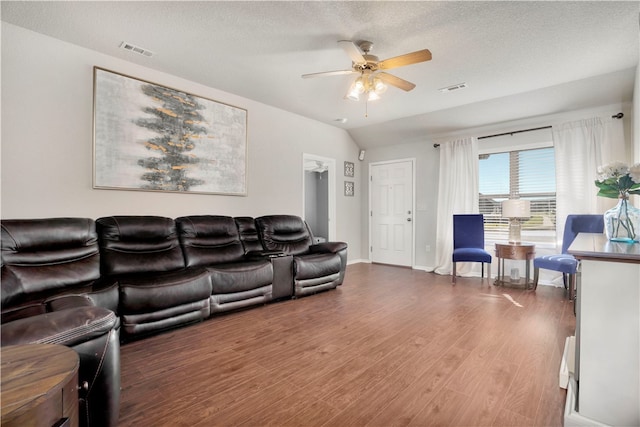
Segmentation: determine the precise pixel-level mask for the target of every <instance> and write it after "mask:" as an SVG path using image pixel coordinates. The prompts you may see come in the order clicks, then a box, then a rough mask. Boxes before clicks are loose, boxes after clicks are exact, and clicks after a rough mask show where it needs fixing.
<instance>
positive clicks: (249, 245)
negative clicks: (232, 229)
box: [234, 216, 264, 253]
mask: <svg viewBox="0 0 640 427" xmlns="http://www.w3.org/2000/svg"><path fill="white" fill-rule="evenodd" d="M234 219H235V221H236V225H237V226H238V232H239V233H240V240H241V241H242V245H243V246H244V253H248V252H252V251H262V250H263V249H264V248H263V247H262V243H261V242H260V236H259V235H258V229H257V228H256V222H255V220H254V219H253V217H250V216H238V217H235V218H234Z"/></svg>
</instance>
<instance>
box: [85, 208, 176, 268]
mask: <svg viewBox="0 0 640 427" xmlns="http://www.w3.org/2000/svg"><path fill="white" fill-rule="evenodd" d="M96 229H97V232H98V236H99V242H100V249H101V269H102V273H103V274H105V275H122V274H136V273H154V272H164V271H173V270H178V269H181V268H184V258H183V255H182V249H181V248H180V242H179V241H178V233H177V231H176V224H175V222H174V220H173V219H171V218H165V217H160V216H110V217H104V218H98V219H97V220H96Z"/></svg>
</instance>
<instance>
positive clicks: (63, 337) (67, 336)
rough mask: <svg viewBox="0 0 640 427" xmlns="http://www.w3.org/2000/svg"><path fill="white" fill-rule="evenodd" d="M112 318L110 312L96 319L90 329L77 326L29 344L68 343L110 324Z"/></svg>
mask: <svg viewBox="0 0 640 427" xmlns="http://www.w3.org/2000/svg"><path fill="white" fill-rule="evenodd" d="M114 317H115V313H113V312H112V311H110V312H109V314H107V316H106V317H103V318H102V319H98V320H97V321H96V322H95V323H94V324H93V325H92V326H90V327H86V326H85V325H83V326H77V327H75V328H71V329H68V330H66V331H62V332H59V333H57V334H54V335H52V336H49V337H46V338H42V339H39V340H35V341H32V342H31V344H60V343H63V342H65V341H69V340H71V339H73V338H76V337H79V336H82V335H84V334H86V333H87V332H93V331H95V330H98V329H101V328H102V327H103V326H104V325H106V324H108V323H110V322H111V321H112V320H113V318H114Z"/></svg>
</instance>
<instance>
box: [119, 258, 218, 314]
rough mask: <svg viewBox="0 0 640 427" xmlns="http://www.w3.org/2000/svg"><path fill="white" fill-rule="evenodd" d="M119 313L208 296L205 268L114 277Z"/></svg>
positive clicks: (167, 306)
mask: <svg viewBox="0 0 640 427" xmlns="http://www.w3.org/2000/svg"><path fill="white" fill-rule="evenodd" d="M117 280H118V283H119V285H120V312H121V314H139V313H148V312H152V311H157V310H163V309H168V308H172V307H176V306H180V305H183V304H189V303H193V302H198V301H203V300H208V299H209V296H210V295H211V281H210V279H209V275H208V274H207V271H206V270H205V269H203V268H202V269H185V270H178V271H172V272H168V273H156V274H141V275H135V276H124V277H118V278H117Z"/></svg>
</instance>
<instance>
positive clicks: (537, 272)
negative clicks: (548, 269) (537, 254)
mask: <svg viewBox="0 0 640 427" xmlns="http://www.w3.org/2000/svg"><path fill="white" fill-rule="evenodd" d="M539 277H540V269H539V268H537V267H534V269H533V290H534V291H535V290H536V289H538V278H539Z"/></svg>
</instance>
